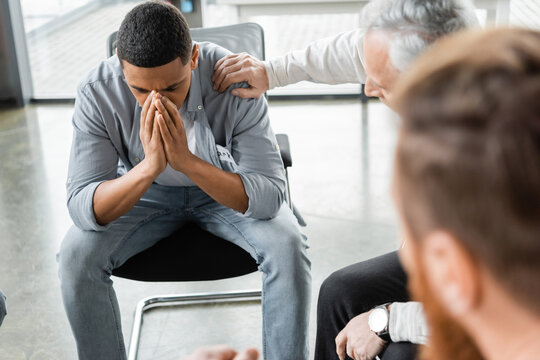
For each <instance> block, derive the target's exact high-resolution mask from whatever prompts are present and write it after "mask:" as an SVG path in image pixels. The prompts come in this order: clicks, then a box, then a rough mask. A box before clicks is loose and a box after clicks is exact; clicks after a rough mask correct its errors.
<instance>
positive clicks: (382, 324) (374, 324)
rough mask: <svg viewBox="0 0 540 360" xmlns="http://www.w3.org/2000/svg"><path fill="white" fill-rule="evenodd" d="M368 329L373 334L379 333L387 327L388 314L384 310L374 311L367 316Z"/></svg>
mask: <svg viewBox="0 0 540 360" xmlns="http://www.w3.org/2000/svg"><path fill="white" fill-rule="evenodd" d="M368 322H369V328H370V329H371V331H373V332H375V333H380V332H381V331H383V330H384V329H385V328H386V326H387V325H388V312H387V311H386V310H384V309H374V310H373V311H372V312H371V314H369V320H368Z"/></svg>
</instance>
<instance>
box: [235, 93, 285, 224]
mask: <svg viewBox="0 0 540 360" xmlns="http://www.w3.org/2000/svg"><path fill="white" fill-rule="evenodd" d="M233 101H234V102H236V122H235V127H234V129H233V137H232V152H231V154H232V156H233V158H234V160H235V162H236V163H237V164H238V169H237V171H236V172H237V173H238V174H239V175H240V177H241V178H242V182H243V184H244V189H245V191H246V193H247V196H248V197H249V208H248V210H247V211H246V213H245V214H244V215H245V216H248V217H252V218H256V219H269V218H272V217H274V216H276V214H277V212H278V210H279V209H280V207H281V205H282V204H283V201H284V199H285V187H286V179H285V171H284V168H283V162H282V160H281V155H280V152H279V147H278V145H277V140H276V137H275V135H274V133H273V131H272V128H271V127H270V120H269V118H268V105H267V103H266V99H265V98H264V97H262V98H259V99H241V98H238V97H236V96H234V100H233Z"/></svg>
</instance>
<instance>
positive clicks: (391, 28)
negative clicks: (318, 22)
mask: <svg viewBox="0 0 540 360" xmlns="http://www.w3.org/2000/svg"><path fill="white" fill-rule="evenodd" d="M361 23H362V27H364V28H365V29H366V31H367V32H369V31H372V30H382V31H386V32H389V33H390V34H391V39H390V43H389V47H388V51H389V56H390V61H391V62H392V65H393V66H394V67H395V68H396V69H397V70H399V71H404V70H406V69H407V68H408V67H409V66H410V65H411V63H412V62H413V61H414V59H415V58H416V57H417V56H418V55H420V53H421V52H423V51H424V50H425V49H426V48H427V47H428V46H429V45H430V44H431V43H433V42H434V41H435V40H437V39H438V38H440V37H442V36H444V35H447V34H450V33H454V32H457V31H459V30H463V29H466V28H470V27H475V26H478V25H479V23H478V19H477V17H476V14H475V10H474V6H473V5H472V3H471V2H470V0H372V1H371V2H370V3H369V4H367V5H366V6H365V7H364V8H363V9H362V13H361Z"/></svg>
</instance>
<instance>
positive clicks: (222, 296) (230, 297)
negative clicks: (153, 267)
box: [128, 290, 262, 360]
mask: <svg viewBox="0 0 540 360" xmlns="http://www.w3.org/2000/svg"><path fill="white" fill-rule="evenodd" d="M261 300H262V292H261V291H260V290H243V291H227V292H206V293H196V294H186V295H157V296H150V297H147V298H144V299H142V300H140V301H139V302H138V303H137V307H136V309H135V315H134V319H133V326H132V328H131V338H130V341H129V351H128V360H136V359H137V355H138V353H139V343H140V338H141V330H142V323H143V316H144V313H145V312H146V311H148V310H150V309H153V308H161V307H172V306H174V307H182V306H189V305H208V304H220V303H242V302H253V301H259V302H260V301H261Z"/></svg>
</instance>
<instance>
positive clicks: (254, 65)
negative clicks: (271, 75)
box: [212, 53, 269, 98]
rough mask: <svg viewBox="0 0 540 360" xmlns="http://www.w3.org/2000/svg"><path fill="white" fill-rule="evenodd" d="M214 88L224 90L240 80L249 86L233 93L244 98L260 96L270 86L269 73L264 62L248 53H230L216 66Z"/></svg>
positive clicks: (213, 79)
mask: <svg viewBox="0 0 540 360" xmlns="http://www.w3.org/2000/svg"><path fill="white" fill-rule="evenodd" d="M212 81H213V82H214V90H217V91H219V92H224V91H225V90H227V88H228V87H229V86H231V85H232V84H235V83H239V82H243V81H245V82H247V83H248V84H249V88H245V89H242V88H239V89H234V90H233V91H232V93H233V95H237V96H240V97H242V98H258V97H260V96H261V95H262V94H264V93H265V92H266V91H267V90H268V87H269V84H268V74H267V73H266V68H265V67H264V63H263V62H262V61H260V60H259V59H257V58H255V57H253V56H251V55H249V54H247V53H241V54H229V55H227V56H225V57H223V58H221V59H220V60H218V61H217V62H216V65H215V66H214V75H213V76H212Z"/></svg>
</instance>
